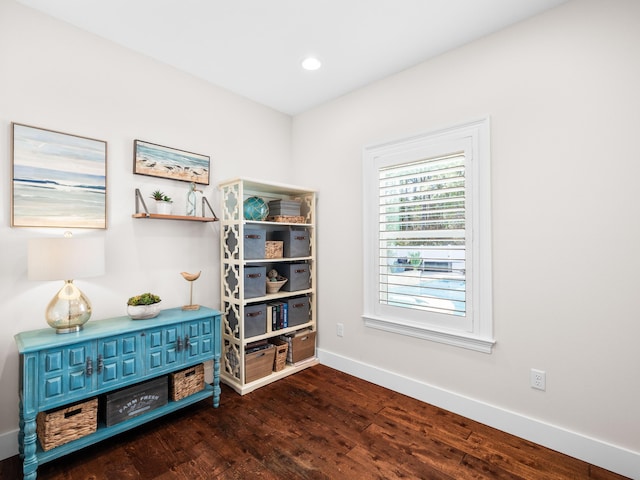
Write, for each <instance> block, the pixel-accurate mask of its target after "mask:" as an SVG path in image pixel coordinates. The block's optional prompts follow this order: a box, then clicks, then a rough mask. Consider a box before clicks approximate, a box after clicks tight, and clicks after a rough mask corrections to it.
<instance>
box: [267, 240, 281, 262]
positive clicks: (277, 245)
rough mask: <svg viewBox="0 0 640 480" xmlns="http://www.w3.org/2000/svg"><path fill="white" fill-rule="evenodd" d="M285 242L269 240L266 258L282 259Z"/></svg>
mask: <svg viewBox="0 0 640 480" xmlns="http://www.w3.org/2000/svg"><path fill="white" fill-rule="evenodd" d="M283 250H284V242H281V241H278V240H267V241H266V242H265V246H264V258H282V255H283V253H282V252H283Z"/></svg>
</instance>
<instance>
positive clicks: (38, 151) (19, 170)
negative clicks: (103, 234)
mask: <svg viewBox="0 0 640 480" xmlns="http://www.w3.org/2000/svg"><path fill="white" fill-rule="evenodd" d="M13 129H14V130H13V219H12V224H13V226H16V227H62V228H106V186H107V185H106V161H107V144H106V142H104V141H101V140H93V139H90V138H84V137H78V136H74V135H68V134H64V133H59V132H53V131H50V130H43V129H40V128H35V127H29V126H26V125H19V124H14V125H13Z"/></svg>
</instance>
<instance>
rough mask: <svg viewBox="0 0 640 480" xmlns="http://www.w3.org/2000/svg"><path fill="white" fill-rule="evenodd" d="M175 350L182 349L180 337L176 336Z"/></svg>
mask: <svg viewBox="0 0 640 480" xmlns="http://www.w3.org/2000/svg"><path fill="white" fill-rule="evenodd" d="M176 350H178V351H179V352H181V351H182V339H181V338H180V337H178V340H176Z"/></svg>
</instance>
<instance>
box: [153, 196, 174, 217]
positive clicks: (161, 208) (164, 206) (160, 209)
mask: <svg viewBox="0 0 640 480" xmlns="http://www.w3.org/2000/svg"><path fill="white" fill-rule="evenodd" d="M151 198H153V199H154V200H155V201H156V212H157V213H160V214H162V215H171V207H172V204H173V200H171V197H168V196H167V195H165V194H164V192H161V191H160V190H156V191H154V192H153V193H152V194H151Z"/></svg>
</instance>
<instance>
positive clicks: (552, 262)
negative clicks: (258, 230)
mask: <svg viewBox="0 0 640 480" xmlns="http://www.w3.org/2000/svg"><path fill="white" fill-rule="evenodd" d="M638 45H640V2H637V1H635V0H613V1H607V2H604V1H601V0H579V1H573V2H570V3H568V4H566V5H564V6H562V7H560V8H558V9H555V10H552V11H550V12H548V13H546V14H543V15H542V16H539V17H536V18H533V19H531V20H529V21H526V22H523V23H521V24H518V25H516V26H514V27H512V28H510V29H508V30H505V31H502V32H500V33H497V34H495V35H492V36H490V37H487V38H485V39H483V40H481V41H477V42H474V43H472V44H469V45H467V46H465V47H463V48H460V49H458V50H456V51H453V52H450V53H448V54H445V55H442V56H440V57H438V58H436V59H434V60H432V61H428V62H426V63H423V64H421V65H418V66H416V67H415V68H412V69H409V70H407V71H404V72H402V73H400V74H397V75H394V76H392V77H389V78H387V79H385V80H382V81H379V82H377V83H375V84H372V85H370V86H368V87H367V88H363V89H360V90H358V91H356V92H353V93H351V94H349V95H345V96H343V97H341V98H339V99H337V100H335V101H332V102H330V103H327V104H325V105H323V106H320V107H319V108H316V109H314V110H311V111H309V112H306V113H304V114H301V115H299V116H297V117H295V118H294V123H293V159H294V162H296V163H295V164H296V165H297V166H298V167H299V168H298V170H297V171H296V180H297V182H298V183H304V182H305V180H306V179H308V178H309V179H313V182H314V184H313V185H312V186H314V187H317V188H318V189H319V191H320V197H319V202H318V206H319V212H318V222H319V234H318V242H319V244H318V255H319V260H320V261H319V269H318V274H319V282H318V283H319V291H320V296H319V305H318V312H319V344H320V349H321V354H322V356H321V360H322V361H323V362H325V363H328V364H330V365H334V366H339V367H340V368H343V369H346V370H349V371H351V372H355V373H358V374H361V375H363V376H367V378H369V379H371V380H374V381H379V382H380V383H383V384H384V383H386V384H394V382H395V384H394V385H396V386H398V385H402V384H403V382H404V383H405V384H407V385H411V387H407V389H406V390H407V391H408V392H409V393H412V390H413V391H418V390H419V391H421V392H422V393H423V394H422V398H424V399H425V400H428V401H433V402H435V403H438V401H439V400H440V399H441V398H445V399H446V400H447V401H448V402H452V401H453V400H456V399H457V400H459V401H460V402H459V403H461V404H465V405H466V406H464V407H460V408H458V407H459V405H458V406H457V405H454V404H453V403H447V402H445V404H444V407H445V408H450V409H453V410H459V411H464V412H465V413H467V414H470V415H473V408H472V407H470V403H471V404H473V403H475V405H476V406H478V407H479V408H478V410H481V411H482V412H483V413H479V414H478V415H477V417H479V418H481V419H482V420H484V421H488V422H489V423H492V424H494V425H498V426H500V427H502V428H505V429H507V430H508V429H509V428H510V427H513V428H511V430H514V431H516V433H519V434H524V435H528V436H529V437H530V438H531V437H535V439H536V440H538V441H543V442H546V443H547V444H550V445H552V446H554V447H556V448H559V449H562V448H564V447H566V445H564V446H563V445H562V444H560V443H559V441H558V439H559V437H561V435H558V438H550V437H552V436H554V433H558V432H564V431H568V432H569V433H570V434H574V435H573V437H572V441H574V440H575V441H574V442H573V446H570V448H565V449H566V450H570V453H572V454H574V455H576V456H580V457H583V458H586V459H587V460H590V461H592V462H593V463H599V464H601V465H603V466H605V467H607V468H610V469H614V470H616V469H617V470H618V471H620V472H622V473H626V474H627V475H632V474H633V475H640V474H639V473H638V472H640V435H639V434H638V432H640V408H639V407H638V399H639V398H640V358H639V349H638V338H640V321H639V314H638V303H637V292H636V289H637V287H638V271H639V267H640V250H639V249H638V245H639V244H640V220H639V219H640V201H639V200H638V188H637V185H638V178H640V157H639V154H638V149H637V140H636V139H637V138H638V130H639V129H640V56H639V55H638V51H637V46H638ZM485 115H489V116H490V117H491V123H492V134H491V141H492V184H493V189H492V203H493V207H492V216H493V278H494V285H493V293H494V308H493V311H494V328H495V338H496V340H497V344H496V346H495V349H494V352H493V353H492V354H490V355H487V354H482V353H476V352H473V351H468V350H464V349H460V348H456V347H451V346H446V345H443V344H438V343H433V342H429V341H424V340H419V339H414V338H409V337H405V336H400V335H395V334H390V333H386V332H382V331H378V330H373V329H367V328H365V327H364V326H363V321H362V319H361V318H360V315H361V314H362V302H363V292H362V283H363V282H362V273H361V272H362V262H363V259H362V253H361V252H362V244H363V232H362V223H361V217H362V186H361V177H362V163H361V162H362V160H361V155H362V148H363V146H365V145H368V144H374V143H379V142H381V141H384V140H389V139H394V138H399V137H404V136H407V135H410V134H414V133H419V132H423V131H429V130H432V129H437V128H440V127H445V126H450V125H454V124H456V123H458V122H465V121H468V120H472V119H476V118H479V117H482V116H485ZM364 234H368V233H366V232H365V233H364ZM337 322H342V323H344V326H345V329H344V330H345V334H344V337H343V338H340V337H337V336H336V334H335V332H336V323H337ZM532 367H533V368H538V369H542V370H545V371H546V372H547V391H546V392H540V391H536V390H533V389H531V388H530V387H529V370H530V368H532ZM393 377H395V380H389V378H393ZM424 387H428V388H424ZM399 388H402V387H399ZM440 403H442V402H440ZM484 407H489V408H484ZM487 412H489V413H487ZM502 414H508V415H507V416H506V417H505V416H504V415H502ZM501 416H502V417H505V418H506V420H504V421H503V420H500V417H501ZM519 420H526V422H525V423H527V425H528V427H531V426H532V425H533V429H534V430H536V429H537V431H538V433H540V432H543V433H544V434H542V435H538V434H536V433H531V432H529V434H527V432H526V430H527V428H528V427H527V428H525V427H522V428H520V427H517V426H516V425H509V423H510V421H513V422H517V421H519ZM529 420H532V422H531V421H529ZM545 425H546V426H551V427H552V428H550V429H546V430H545V427H544V426H545ZM570 436H571V435H570ZM589 439H592V440H594V442H586V443H585V442H582V443H581V440H589ZM570 443H571V442H570ZM576 445H582V447H580V446H577V447H576ZM609 446H613V447H614V448H613V453H612V450H611V449H609V448H608V447H609ZM591 447H593V448H594V451H586V448H591ZM627 454H628V455H627ZM625 462H626V463H625Z"/></svg>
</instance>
